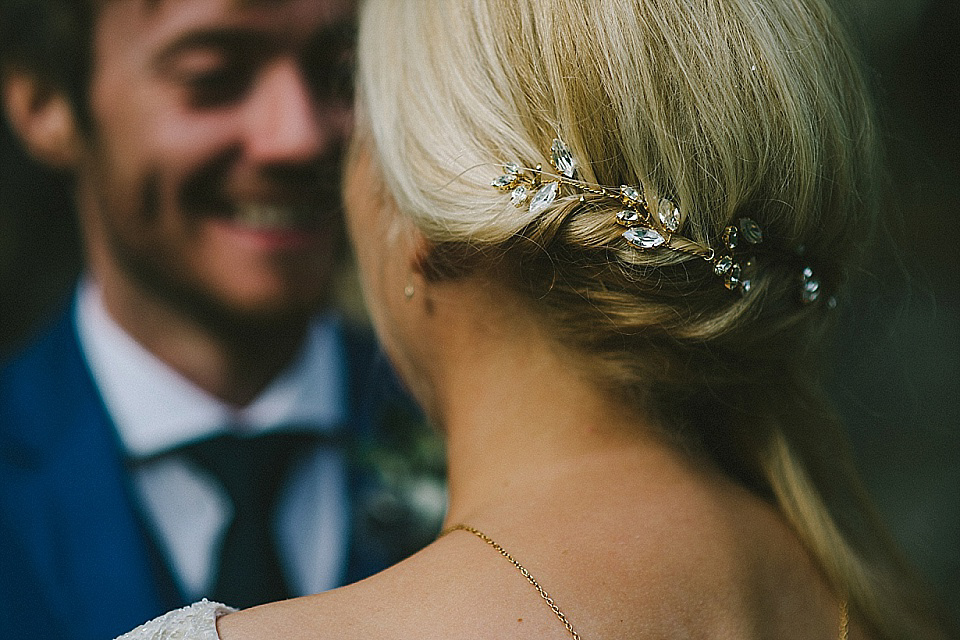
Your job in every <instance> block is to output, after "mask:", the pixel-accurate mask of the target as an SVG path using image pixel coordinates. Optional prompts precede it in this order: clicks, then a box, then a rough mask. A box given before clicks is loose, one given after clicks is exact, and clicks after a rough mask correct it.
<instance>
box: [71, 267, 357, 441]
mask: <svg viewBox="0 0 960 640" xmlns="http://www.w3.org/2000/svg"><path fill="white" fill-rule="evenodd" d="M75 314H76V317H75V319H76V324H77V331H78V333H79V336H80V346H81V349H82V351H83V353H84V356H85V358H86V360H87V362H88V363H89V366H90V369H91V372H92V373H93V377H94V379H95V380H96V382H97V386H98V387H99V389H100V393H101V396H102V397H103V402H104V404H105V405H106V408H107V411H108V413H109V414H110V416H111V418H112V419H113V422H114V424H115V425H116V428H117V432H118V434H119V436H120V441H121V442H122V443H123V446H124V447H125V448H126V450H127V452H128V453H129V454H130V455H132V456H134V457H147V456H152V455H155V454H159V453H162V452H164V451H167V450H170V449H172V448H175V447H177V446H179V445H181V444H185V443H187V442H191V441H194V440H198V439H200V438H205V437H208V436H212V435H216V434H220V433H224V432H227V431H242V432H244V433H263V432H267V431H271V430H275V429H278V428H283V427H284V425H297V426H298V427H299V428H301V429H302V428H312V429H317V430H318V431H329V430H332V429H334V428H336V427H338V426H340V425H342V424H343V422H344V420H345V418H346V380H345V376H344V359H345V355H344V353H343V344H342V339H341V327H340V323H339V320H338V319H337V317H336V316H335V315H333V314H327V315H324V316H321V317H319V318H317V319H316V320H315V321H314V322H313V323H312V324H311V326H310V329H309V331H308V334H307V339H306V341H305V343H304V345H303V347H302V349H301V351H300V353H299V354H298V355H297V357H295V358H294V360H293V361H292V362H291V363H290V365H288V366H287V368H286V369H285V370H284V371H282V372H281V373H280V375H279V376H278V377H277V378H276V379H275V380H274V381H273V382H272V383H271V384H270V385H269V386H268V387H267V388H266V389H264V390H263V392H261V393H260V395H258V396H257V397H256V398H255V399H254V400H253V402H251V403H250V404H248V405H246V406H244V407H237V406H234V405H231V404H229V403H227V402H224V401H223V400H221V399H219V398H217V397H215V396H213V395H211V394H209V393H207V392H206V391H204V390H203V389H201V388H199V387H197V386H196V385H195V384H193V383H192V382H191V381H189V380H187V379H186V378H185V377H183V376H182V375H181V374H180V373H179V372H177V371H176V370H175V369H173V368H172V367H170V366H169V365H167V364H166V363H165V362H163V361H162V360H160V359H159V358H157V357H156V356H155V355H154V354H152V353H151V352H150V351H148V350H147V349H145V348H144V347H143V346H142V345H141V344H140V343H138V342H137V341H136V340H134V339H133V337H131V336H130V335H129V334H128V333H127V332H126V331H124V330H123V329H122V328H121V327H120V326H119V325H118V324H117V323H116V321H115V320H114V319H113V318H112V317H111V316H110V314H109V313H108V312H107V310H106V308H105V306H104V303H103V296H102V293H101V291H100V288H99V286H98V285H97V284H96V283H95V282H93V280H92V279H89V278H88V279H85V280H83V281H82V282H81V283H80V285H79V289H78V292H77V305H76V309H75Z"/></svg>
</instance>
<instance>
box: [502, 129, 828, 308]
mask: <svg viewBox="0 0 960 640" xmlns="http://www.w3.org/2000/svg"><path fill="white" fill-rule="evenodd" d="M550 164H551V165H552V166H553V168H554V169H555V170H556V174H552V173H548V172H545V171H544V170H543V166H542V165H540V164H538V165H537V166H536V168H533V169H529V168H524V167H521V166H520V165H518V164H516V163H514V162H508V163H506V164H504V165H503V170H504V174H503V175H501V176H499V177H497V178H495V179H494V180H493V181H492V182H491V186H493V187H496V188H497V189H500V190H501V191H510V201H511V202H512V203H513V205H514V206H516V207H518V208H522V207H524V206H526V207H527V208H528V209H529V211H530V213H531V214H534V215H539V214H540V213H542V212H543V211H545V210H546V209H547V208H548V207H549V206H550V205H552V204H553V202H554V201H555V200H556V199H557V196H558V195H559V193H560V188H561V187H569V188H570V189H572V190H573V191H574V192H577V193H580V201H581V202H584V201H585V197H584V194H592V195H596V196H602V197H604V198H608V199H610V200H613V201H615V202H617V203H618V204H619V205H620V206H621V207H622V209H621V210H620V211H618V212H617V214H616V223H617V224H618V225H620V226H621V227H624V229H625V230H624V231H623V233H622V234H621V236H622V237H623V239H624V240H626V241H627V243H628V244H629V245H630V246H632V247H634V248H636V249H638V250H640V251H651V250H656V249H668V250H670V251H676V252H678V253H684V254H687V255H691V256H694V257H697V258H701V259H703V260H705V261H706V262H708V263H709V264H710V265H711V267H712V269H713V272H714V273H715V274H716V275H717V276H719V277H720V278H722V280H723V285H724V286H725V287H726V288H727V289H729V290H731V291H736V292H739V293H741V294H747V293H749V292H750V288H751V281H750V279H749V277H747V272H748V271H749V270H750V268H751V267H752V266H753V264H754V263H755V259H754V257H753V255H752V253H751V252H750V250H751V249H753V248H754V247H756V245H759V244H760V243H762V242H763V231H762V230H761V229H760V225H758V224H757V223H756V222H755V221H754V220H753V219H752V218H746V217H744V218H740V219H739V220H738V221H737V224H735V225H729V226H727V227H726V228H725V229H724V231H723V234H722V237H721V242H722V246H721V247H720V248H714V247H710V246H707V245H704V244H701V243H699V242H696V241H694V240H691V239H689V238H686V237H684V236H683V235H681V234H680V233H679V232H680V229H681V228H682V227H683V223H684V214H683V212H682V211H681V210H680V208H679V207H678V206H677V205H676V204H675V202H674V201H673V200H671V199H669V198H659V199H658V200H657V202H656V203H651V202H650V200H649V199H648V198H647V196H646V194H645V193H644V190H643V187H641V186H630V185H621V186H620V187H619V188H614V187H604V186H601V185H595V184H591V183H589V182H585V181H583V180H580V179H579V178H578V177H577V167H578V163H577V160H576V159H575V158H574V157H573V154H572V153H571V151H570V148H569V147H568V146H567V145H566V144H565V143H564V142H563V141H562V140H560V139H559V138H554V140H553V144H552V145H551V147H550ZM651 204H655V207H651ZM653 209H655V211H656V214H654V211H653ZM819 297H820V282H819V280H818V279H817V278H816V277H815V276H814V273H813V271H812V270H811V269H810V267H804V269H803V271H802V275H801V300H802V301H803V302H804V303H808V304H809V303H813V302H816V301H817V299H818V298H819Z"/></svg>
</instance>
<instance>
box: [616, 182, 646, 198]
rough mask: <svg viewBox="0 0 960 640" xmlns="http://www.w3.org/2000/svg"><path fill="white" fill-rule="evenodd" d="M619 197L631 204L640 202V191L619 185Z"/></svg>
mask: <svg viewBox="0 0 960 640" xmlns="http://www.w3.org/2000/svg"><path fill="white" fill-rule="evenodd" d="M620 195H621V196H623V197H624V198H626V199H627V200H630V201H631V202H641V198H640V190H639V189H637V188H636V187H631V186H629V185H626V184H622V185H620Z"/></svg>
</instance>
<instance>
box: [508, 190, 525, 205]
mask: <svg viewBox="0 0 960 640" xmlns="http://www.w3.org/2000/svg"><path fill="white" fill-rule="evenodd" d="M528 195H529V193H528V192H527V188H526V187H525V186H523V185H520V186H519V187H516V188H515V189H514V190H513V192H512V193H511V194H510V202H512V203H513V206H515V207H522V206H523V203H524V202H526V201H527V196H528Z"/></svg>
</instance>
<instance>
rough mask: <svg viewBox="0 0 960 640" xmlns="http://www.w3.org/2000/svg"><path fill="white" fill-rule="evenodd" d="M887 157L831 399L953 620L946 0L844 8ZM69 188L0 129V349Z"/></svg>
mask: <svg viewBox="0 0 960 640" xmlns="http://www.w3.org/2000/svg"><path fill="white" fill-rule="evenodd" d="M843 2H844V4H845V6H846V9H848V10H849V11H850V14H851V16H852V23H853V24H854V29H855V31H857V36H858V37H859V38H860V40H861V41H862V45H863V49H864V51H865V54H866V58H867V61H868V63H869V65H870V67H871V73H872V76H873V80H874V84H875V86H876V91H877V99H878V104H879V107H880V110H881V117H882V121H883V125H884V127H885V130H886V141H887V153H888V157H889V173H890V187H891V188H890V190H889V193H888V198H889V207H888V214H889V219H888V221H887V222H888V226H889V232H888V234H887V238H886V240H885V241H884V242H885V243H886V244H885V245H882V246H880V247H879V248H878V250H877V251H876V252H875V253H874V256H875V257H874V259H873V260H872V263H871V264H870V265H868V268H867V269H866V270H865V271H864V272H863V273H861V274H860V275H859V276H858V278H857V280H856V282H855V286H854V287H853V288H852V290H851V292H850V293H849V295H848V298H847V299H846V300H844V301H843V302H842V305H841V307H840V309H839V311H838V319H839V324H840V327H839V332H838V336H837V358H836V362H835V363H834V367H833V375H832V377H833V382H832V387H833V389H832V390H833V393H834V397H835V398H836V401H837V403H838V405H839V407H840V410H841V412H842V413H843V415H844V416H845V418H846V422H847V425H848V427H849V431H850V437H851V439H852V441H853V446H854V449H855V452H856V455H857V460H858V463H859V466H860V469H861V471H862V473H863V475H864V478H865V480H866V483H867V487H868V489H869V491H870V493H871V494H872V496H873V497H874V499H875V500H876V502H877V504H878V506H879V508H880V510H881V512H882V513H883V514H884V515H885V516H886V519H887V521H888V522H889V523H890V525H891V527H892V529H893V533H894V535H895V536H896V538H897V539H898V540H899V541H900V542H901V544H902V545H903V547H904V549H905V550H906V552H907V554H908V555H909V557H910V558H911V559H912V560H913V562H914V563H915V564H916V565H917V566H918V567H919V569H920V570H921V572H922V573H923V574H924V575H925V576H926V577H927V578H928V580H929V581H930V582H931V583H932V584H933V586H934V588H935V590H936V591H937V592H938V593H939V595H940V597H941V599H942V600H943V601H944V602H945V603H946V604H947V606H948V607H949V608H950V610H951V611H952V613H953V615H954V617H955V618H957V619H958V620H960V257H958V256H960V227H958V224H957V222H958V220H957V218H958V216H957V212H958V211H960V0H843ZM68 194H69V184H68V182H67V181H66V180H65V179H64V178H63V177H62V176H57V175H52V174H50V173H48V172H45V171H43V170H42V169H40V168H39V167H38V166H37V165H36V164H35V163H33V162H31V161H30V160H29V159H28V158H27V157H25V156H24V154H23V152H22V151H21V150H20V149H19V148H18V147H17V145H16V144H15V143H14V142H13V140H12V138H11V135H10V132H9V130H8V129H7V128H6V123H2V124H0V356H2V355H4V354H7V353H9V351H10V350H11V349H13V348H15V346H16V345H17V344H18V343H20V342H22V341H23V340H25V339H26V338H27V337H28V336H29V335H30V333H31V332H32V331H33V330H35V329H36V328H37V326H38V324H39V323H42V322H43V320H44V319H45V318H46V317H48V316H49V314H50V312H51V311H52V310H53V309H54V308H55V307H56V306H57V305H58V304H61V303H62V302H63V300H64V298H65V296H67V295H68V294H69V292H70V288H71V285H72V283H73V280H74V278H75V277H76V275H77V273H78V270H79V268H80V261H81V256H80V250H79V243H78V239H77V230H76V224H75V223H74V221H73V217H72V215H73V214H72V207H71V204H70V198H69V195H68Z"/></svg>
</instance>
